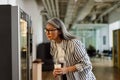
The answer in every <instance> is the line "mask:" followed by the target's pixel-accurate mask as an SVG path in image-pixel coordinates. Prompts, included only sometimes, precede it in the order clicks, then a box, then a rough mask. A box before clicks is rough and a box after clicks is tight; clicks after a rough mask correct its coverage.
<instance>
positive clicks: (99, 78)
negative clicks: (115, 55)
mask: <svg viewBox="0 0 120 80" xmlns="http://www.w3.org/2000/svg"><path fill="white" fill-rule="evenodd" d="M91 62H92V64H93V73H94V74H95V76H96V80H120V71H119V70H118V69H116V68H113V66H112V60H111V59H110V58H91ZM42 80H53V77H52V72H43V78H42Z"/></svg>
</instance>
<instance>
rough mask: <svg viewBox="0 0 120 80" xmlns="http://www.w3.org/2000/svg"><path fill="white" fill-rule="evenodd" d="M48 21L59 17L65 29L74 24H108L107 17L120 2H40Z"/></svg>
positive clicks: (57, 0) (113, 0)
mask: <svg viewBox="0 0 120 80" xmlns="http://www.w3.org/2000/svg"><path fill="white" fill-rule="evenodd" d="M41 1H42V4H43V7H44V9H43V10H42V11H41V14H44V15H45V16H46V17H47V18H48V19H49V18H51V17H59V18H60V19H62V20H63V21H64V23H65V24H66V27H67V28H71V27H72V26H73V25H74V24H87V23H108V15H109V13H110V12H112V11H113V10H114V9H116V8H119V7H120V0H41Z"/></svg>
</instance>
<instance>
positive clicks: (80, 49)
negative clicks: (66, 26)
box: [73, 39, 92, 72]
mask: <svg viewBox="0 0 120 80" xmlns="http://www.w3.org/2000/svg"><path fill="white" fill-rule="evenodd" d="M73 45H74V54H73V55H74V59H75V61H76V64H75V66H76V69H77V70H78V71H80V72H81V71H83V70H84V69H87V68H92V64H91V62H90V59H89V56H88V54H87V52H86V50H85V47H84V45H83V44H82V43H81V41H79V40H77V39H74V40H73Z"/></svg>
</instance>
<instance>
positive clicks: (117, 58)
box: [113, 29, 120, 69]
mask: <svg viewBox="0 0 120 80" xmlns="http://www.w3.org/2000/svg"><path fill="white" fill-rule="evenodd" d="M113 65H114V67H117V68H119V69H120V29H118V30H114V31H113Z"/></svg>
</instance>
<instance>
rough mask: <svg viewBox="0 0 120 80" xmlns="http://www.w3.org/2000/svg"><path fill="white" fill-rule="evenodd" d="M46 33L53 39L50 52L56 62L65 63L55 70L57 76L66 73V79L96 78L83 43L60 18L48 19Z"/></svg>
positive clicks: (49, 38)
mask: <svg viewBox="0 0 120 80" xmlns="http://www.w3.org/2000/svg"><path fill="white" fill-rule="evenodd" d="M45 33H46V36H47V38H48V40H51V52H50V53H51V55H52V56H53V58H54V61H55V63H63V67H61V66H60V67H58V68H55V69H54V70H53V75H54V77H55V78H56V77H57V76H59V75H64V74H66V77H67V79H66V80H96V79H95V76H94V74H93V73H92V64H91V62H90V59H89V57H88V55H87V53H86V50H85V48H84V46H83V44H82V43H81V42H80V41H79V40H77V39H76V37H75V36H72V35H71V34H70V33H69V32H68V31H67V30H66V27H65V25H64V23H63V22H62V21H61V20H60V19H58V18H52V19H50V20H48V22H47V24H46V28H45ZM63 80H65V79H63Z"/></svg>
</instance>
